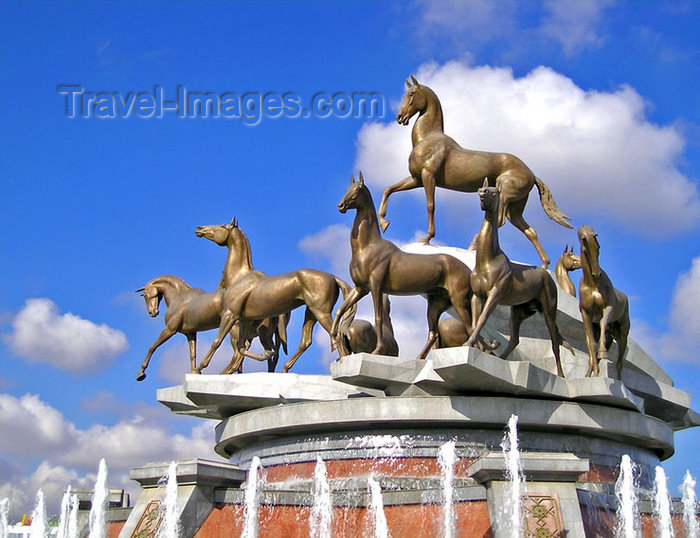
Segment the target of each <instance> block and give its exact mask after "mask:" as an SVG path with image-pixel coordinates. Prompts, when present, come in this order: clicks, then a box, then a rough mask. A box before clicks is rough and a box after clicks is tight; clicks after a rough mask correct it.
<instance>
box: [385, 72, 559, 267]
mask: <svg viewBox="0 0 700 538" xmlns="http://www.w3.org/2000/svg"><path fill="white" fill-rule="evenodd" d="M411 80H412V81H413V83H411V82H409V81H406V85H407V86H408V90H407V91H406V93H405V94H404V96H403V100H402V102H401V108H400V109H399V113H398V115H397V116H396V121H397V122H399V123H400V124H401V125H408V122H409V120H410V119H411V117H413V116H414V115H415V114H418V119H417V120H416V122H415V123H414V124H413V130H412V132H411V141H412V142H413V151H411V155H410V156H409V158H408V170H409V172H410V174H411V175H410V176H408V177H407V178H405V179H402V180H401V181H399V182H398V183H395V184H393V185H390V186H389V187H387V188H386V190H385V191H384V195H383V196H382V202H381V204H380V206H379V213H378V216H379V223H380V225H381V227H382V231H386V229H387V227H388V226H389V221H388V220H386V219H385V218H384V217H386V210H387V203H388V201H389V196H390V195H391V194H392V193H394V192H399V191H407V190H411V189H416V188H418V187H423V189H425V197H426V201H427V206H428V234H427V235H426V237H425V239H424V240H423V241H424V242H426V243H428V242H429V241H430V240H431V239H432V238H433V237H435V188H436V187H441V188H443V189H449V190H453V191H460V192H476V191H477V190H478V189H479V187H481V183H482V181H483V179H484V177H486V178H488V182H489V185H491V186H492V187H498V188H499V189H500V190H501V201H500V205H499V207H498V218H497V222H498V226H499V227H500V226H503V224H504V223H505V221H506V218H507V219H508V220H510V222H511V223H512V224H513V226H515V227H516V228H517V229H518V230H520V231H521V232H523V234H525V237H527V238H528V239H529V240H530V242H531V243H532V244H533V245H534V247H535V249H537V253H538V254H539V256H540V259H541V260H542V267H544V268H545V269H546V268H547V266H548V265H549V257H548V256H547V254H546V253H545V251H544V248H543V247H542V245H541V244H540V241H539V239H538V237H537V232H536V231H535V229H534V228H533V227H532V226H530V225H529V224H528V223H527V222H526V221H525V219H524V218H523V211H524V209H525V204H526V203H527V197H528V194H529V193H530V190H532V187H533V186H534V185H537V190H538V191H539V193H540V202H541V204H542V208H543V209H544V211H545V213H546V214H547V216H548V217H549V218H551V219H552V220H554V221H555V222H557V223H559V224H561V225H562V226H565V227H567V228H571V227H572V226H571V224H569V222H567V221H568V220H569V217H567V216H566V215H565V214H564V213H562V212H561V210H560V209H559V208H558V207H557V204H556V203H555V202H554V199H553V198H552V194H551V192H550V190H549V188H548V187H547V185H545V184H544V182H543V181H542V180H541V179H539V178H537V177H536V176H535V174H533V173H532V171H531V170H530V169H529V168H528V167H527V166H526V165H525V163H524V162H523V161H521V160H520V159H518V158H517V157H515V156H514V155H510V154H509V153H489V152H486V151H474V150H469V149H464V148H462V147H460V146H459V144H457V142H455V141H454V140H453V139H452V138H450V137H449V136H447V135H446V134H445V133H444V131H443V118H442V106H441V105H440V101H439V99H438V97H437V95H436V94H435V92H434V91H433V90H431V89H430V88H428V87H427V86H423V85H422V84H419V83H418V81H417V80H416V78H415V77H414V76H412V75H411ZM474 244H475V243H474V242H472V246H474ZM470 248H471V247H470Z"/></svg>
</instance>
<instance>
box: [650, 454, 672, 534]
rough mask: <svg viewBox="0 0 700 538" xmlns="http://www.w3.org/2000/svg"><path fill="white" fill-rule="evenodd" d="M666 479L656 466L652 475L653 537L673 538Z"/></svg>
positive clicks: (669, 498) (664, 474)
mask: <svg viewBox="0 0 700 538" xmlns="http://www.w3.org/2000/svg"><path fill="white" fill-rule="evenodd" d="M667 482H668V479H667V478H666V473H665V472H664V470H663V468H662V467H661V466H660V465H657V466H656V472H655V475H654V503H653V505H654V530H655V533H654V536H656V537H658V538H673V524H672V523H671V497H669V495H668V483H667Z"/></svg>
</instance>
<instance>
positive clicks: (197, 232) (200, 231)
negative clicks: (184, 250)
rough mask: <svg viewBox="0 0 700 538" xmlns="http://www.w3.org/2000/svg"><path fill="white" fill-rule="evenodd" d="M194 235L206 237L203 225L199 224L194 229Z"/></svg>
mask: <svg viewBox="0 0 700 538" xmlns="http://www.w3.org/2000/svg"><path fill="white" fill-rule="evenodd" d="M194 235H196V236H197V237H204V235H205V232H204V229H203V228H202V227H201V226H197V228H195V230H194Z"/></svg>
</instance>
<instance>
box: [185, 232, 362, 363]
mask: <svg viewBox="0 0 700 538" xmlns="http://www.w3.org/2000/svg"><path fill="white" fill-rule="evenodd" d="M237 229H238V230H239V232H240V233H238V234H236V235H235V237H236V238H237V241H239V242H240V243H241V244H240V245H238V246H236V247H235V248H236V249H239V250H237V251H238V252H241V253H242V259H243V260H245V264H246V266H247V270H246V271H245V273H244V274H243V275H242V276H240V277H239V278H237V279H236V280H235V281H234V282H232V283H230V284H229V285H227V287H226V291H225V293H224V298H223V308H222V311H221V325H220V326H219V332H218V333H217V335H216V338H214V341H213V342H212V345H211V348H210V349H209V352H208V353H207V355H206V357H204V359H203V360H202V362H201V363H200V365H199V366H198V367H197V368H196V371H197V372H201V371H202V370H203V369H204V368H206V367H207V365H208V364H209V361H210V360H211V358H212V357H213V355H214V353H215V352H216V350H217V349H218V348H219V346H221V343H222V341H223V339H224V337H225V336H226V334H227V333H228V332H229V331H230V330H231V329H232V328H233V327H234V325H235V324H236V323H240V327H241V328H240V331H241V334H249V333H250V331H251V325H253V326H254V325H255V324H256V323H258V322H260V321H261V320H265V319H267V318H274V317H276V316H282V315H285V314H286V313H287V312H291V311H292V310H294V309H295V308H298V307H300V306H302V305H305V306H306V311H305V313H304V324H303V326H302V337H301V343H300V344H299V348H298V349H297V351H296V352H295V353H294V355H292V357H291V358H290V359H289V360H288V361H287V362H286V363H285V365H284V368H283V370H282V371H283V372H288V371H289V369H290V368H291V367H292V366H293V365H294V363H295V362H296V361H297V359H298V358H299V357H300V356H301V354H302V353H304V351H306V350H307V349H308V347H309V346H310V345H311V342H312V338H313V328H314V325H315V324H316V322H319V323H320V324H321V326H322V327H323V328H324V329H325V330H326V331H327V332H328V333H329V334H330V332H331V325H332V323H333V317H332V315H331V312H332V309H333V305H335V303H336V301H337V300H338V297H339V296H340V293H341V292H342V294H343V297H347V295H348V294H349V293H350V286H349V285H348V284H347V283H346V282H344V281H343V280H342V279H340V278H338V277H336V276H333V275H331V274H330V273H325V272H323V271H318V270H315V269H300V270H298V271H293V272H291V273H286V274H283V275H277V276H267V275H265V274H264V273H261V272H260V271H256V270H254V269H253V268H252V256H251V255H250V243H249V242H248V238H247V237H245V234H244V233H243V231H242V230H240V229H239V228H237ZM240 249H242V250H240ZM355 311H356V309H352V310H350V311H348V312H346V315H345V316H344V317H343V327H346V326H347V325H349V324H350V322H351V321H352V319H353V317H354V316H355ZM244 345H245V343H244V342H238V348H239V350H241V354H240V355H239V356H240V358H239V359H235V358H234V361H232V362H231V364H229V366H228V367H227V370H230V371H231V372H233V371H236V370H237V369H238V367H239V366H240V361H242V360H243V358H242V355H243V353H242V349H243V347H244ZM335 347H336V340H335V339H334V338H333V337H331V349H335ZM235 360H238V361H239V363H236V362H235Z"/></svg>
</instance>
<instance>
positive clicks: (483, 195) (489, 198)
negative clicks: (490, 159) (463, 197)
mask: <svg viewBox="0 0 700 538" xmlns="http://www.w3.org/2000/svg"><path fill="white" fill-rule="evenodd" d="M476 193H477V194H478V195H479V199H480V200H481V209H482V210H483V211H486V212H489V211H496V209H498V200H499V199H500V197H501V192H500V191H499V190H498V188H497V187H491V186H490V185H489V179H488V178H484V184H483V185H482V186H481V187H480V188H479V189H478V190H477V191H476Z"/></svg>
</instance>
